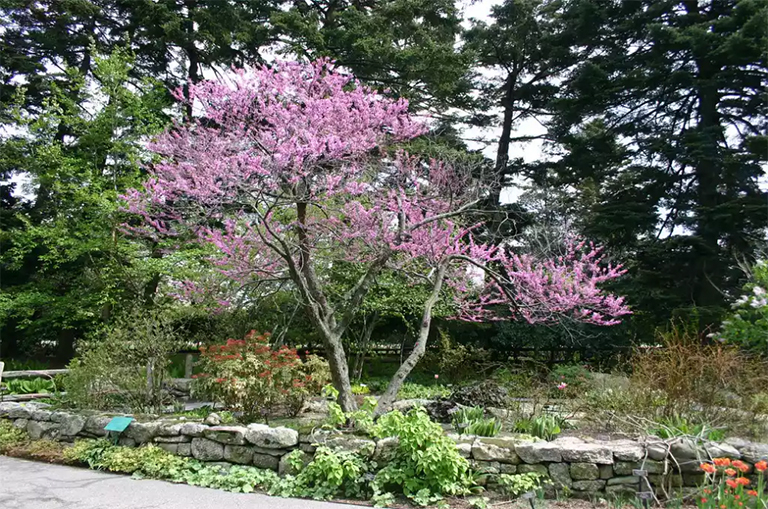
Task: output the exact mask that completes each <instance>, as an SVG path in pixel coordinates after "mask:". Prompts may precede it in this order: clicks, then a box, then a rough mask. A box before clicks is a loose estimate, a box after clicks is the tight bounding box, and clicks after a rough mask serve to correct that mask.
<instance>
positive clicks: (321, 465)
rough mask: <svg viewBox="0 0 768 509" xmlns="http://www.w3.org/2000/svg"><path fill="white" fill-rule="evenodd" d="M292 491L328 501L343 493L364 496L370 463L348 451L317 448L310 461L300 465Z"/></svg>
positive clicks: (298, 494) (344, 495)
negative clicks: (302, 465)
mask: <svg viewBox="0 0 768 509" xmlns="http://www.w3.org/2000/svg"><path fill="white" fill-rule="evenodd" d="M296 467H299V474H298V475H297V476H296V479H295V483H294V489H293V493H294V495H296V496H300V497H309V498H314V499H318V500H328V499H331V498H334V497H338V496H343V497H347V498H367V495H368V494H369V493H368V483H369V480H370V479H368V478H367V477H366V474H367V473H368V471H369V468H370V465H368V464H367V463H366V462H365V460H364V459H363V458H362V457H360V456H359V455H357V454H355V453H353V452H349V451H333V450H331V449H329V448H328V447H323V446H321V447H318V448H317V450H316V451H315V455H314V457H313V458H312V461H311V462H309V463H308V464H307V465H306V466H304V467H301V466H299V464H297V465H296Z"/></svg>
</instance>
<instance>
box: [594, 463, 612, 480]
mask: <svg viewBox="0 0 768 509" xmlns="http://www.w3.org/2000/svg"><path fill="white" fill-rule="evenodd" d="M597 468H598V469H599V470H600V479H610V478H611V477H613V466H611V465H599V466H598V467H597Z"/></svg>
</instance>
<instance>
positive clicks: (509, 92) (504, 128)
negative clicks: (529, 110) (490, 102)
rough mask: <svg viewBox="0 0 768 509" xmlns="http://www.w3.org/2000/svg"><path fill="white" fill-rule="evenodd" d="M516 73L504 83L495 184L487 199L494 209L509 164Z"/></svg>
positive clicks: (499, 199)
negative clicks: (502, 113)
mask: <svg viewBox="0 0 768 509" xmlns="http://www.w3.org/2000/svg"><path fill="white" fill-rule="evenodd" d="M516 81H517V73H516V72H515V73H510V74H509V76H507V81H506V82H505V83H504V98H503V99H502V101H501V105H502V107H503V108H504V119H503V120H502V121H501V136H499V145H498V147H497V148H496V164H495V165H494V177H495V179H496V180H495V182H493V184H492V186H491V192H490V195H489V198H488V202H489V205H491V206H493V207H495V206H497V205H499V202H500V201H501V189H502V187H503V186H504V175H505V173H506V170H507V163H508V162H509V144H510V139H511V138H512V120H513V118H514V113H515V110H514V105H515V82H516Z"/></svg>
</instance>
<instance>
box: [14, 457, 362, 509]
mask: <svg viewBox="0 0 768 509" xmlns="http://www.w3.org/2000/svg"><path fill="white" fill-rule="evenodd" d="M0 508H2V509H354V506H349V505H342V504H332V503H328V502H315V501H311V500H297V499H291V498H278V497H269V496H266V495H257V494H253V493H250V494H243V493H229V492H226V491H220V490H214V489H208V488H198V487H195V486H187V485H184V484H172V483H168V482H163V481H150V480H142V481H137V480H135V479H131V478H130V477H127V476H122V475H114V474H107V473H104V472H96V471H93V470H86V469H82V468H73V467H65V466H61V465H49V464H46V463H36V462H33V461H26V460H20V459H16V458H9V457H7V456H0Z"/></svg>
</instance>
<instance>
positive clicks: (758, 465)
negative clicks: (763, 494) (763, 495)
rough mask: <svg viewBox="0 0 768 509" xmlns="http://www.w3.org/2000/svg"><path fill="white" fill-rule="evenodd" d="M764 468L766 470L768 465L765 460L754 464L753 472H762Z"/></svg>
mask: <svg viewBox="0 0 768 509" xmlns="http://www.w3.org/2000/svg"><path fill="white" fill-rule="evenodd" d="M766 468H768V463H766V461H765V460H762V461H758V462H757V463H755V470H757V471H758V472H764V471H765V469H766Z"/></svg>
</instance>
